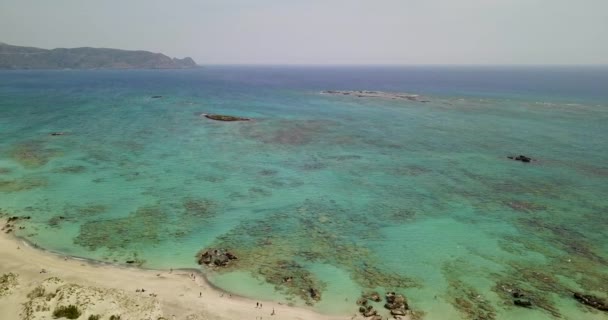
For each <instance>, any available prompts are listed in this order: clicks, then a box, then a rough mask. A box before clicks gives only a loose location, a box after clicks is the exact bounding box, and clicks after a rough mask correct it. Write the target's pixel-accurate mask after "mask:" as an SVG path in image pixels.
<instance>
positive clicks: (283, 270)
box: [198, 200, 420, 304]
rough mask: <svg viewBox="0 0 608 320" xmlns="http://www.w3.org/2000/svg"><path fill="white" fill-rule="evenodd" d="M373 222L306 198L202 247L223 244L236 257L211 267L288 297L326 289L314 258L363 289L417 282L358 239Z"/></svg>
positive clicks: (310, 300)
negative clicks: (247, 275)
mask: <svg viewBox="0 0 608 320" xmlns="http://www.w3.org/2000/svg"><path fill="white" fill-rule="evenodd" d="M376 226H377V224H376V223H375V222H374V221H373V220H372V219H370V218H369V217H366V216H365V215H364V214H356V213H353V212H347V211H345V210H344V209H342V208H340V207H339V206H338V205H336V204H335V203H332V202H325V201H312V200H307V201H305V202H304V203H303V204H302V205H301V206H299V207H297V208H294V209H292V210H285V211H284V212H279V213H272V214H269V215H268V216H266V217H263V218H261V219H259V220H254V221H245V222H243V223H241V224H240V225H238V226H237V227H235V228H234V229H232V230H231V231H229V232H228V233H226V234H224V235H222V236H220V237H218V238H217V240H216V241H215V242H214V243H213V244H212V245H211V246H209V247H208V248H207V249H204V250H203V251H202V252H208V251H209V250H213V248H225V249H226V250H227V251H228V252H230V253H231V254H233V255H234V256H237V257H238V260H237V259H235V260H231V261H230V262H229V263H226V264H223V265H222V267H221V268H213V270H215V272H229V271H236V270H239V271H246V272H249V273H250V274H252V275H253V276H255V277H258V278H261V279H263V280H265V281H266V282H268V283H270V284H273V285H274V286H275V288H276V289H277V290H278V291H280V292H283V293H284V294H285V295H286V296H287V297H288V298H290V299H293V298H295V297H298V298H300V299H301V300H303V301H304V302H306V303H307V304H314V303H315V302H316V301H318V300H320V299H321V297H322V296H323V294H324V291H325V289H326V284H325V283H324V282H323V281H321V280H320V279H318V278H317V276H316V275H315V274H314V273H312V272H310V271H309V270H308V266H309V265H310V264H312V263H321V264H329V265H333V266H336V267H338V268H340V269H343V270H346V271H347V272H348V273H350V276H351V278H352V279H353V280H354V281H355V282H356V283H358V284H359V285H360V286H362V287H364V288H370V289H373V288H391V289H405V288H410V287H419V286H420V285H419V283H418V282H417V281H415V280H413V279H411V278H409V277H407V276H406V275H403V274H399V273H396V272H394V271H392V270H390V269H389V268H383V267H380V266H377V263H378V261H381V258H380V257H379V256H377V255H376V254H375V253H374V252H373V251H371V250H369V249H367V248H365V247H362V246H360V245H359V244H358V242H357V240H356V239H357V237H360V236H365V235H367V234H368V233H369V231H371V230H377V229H376ZM304 239H305V240H304ZM198 259H200V256H199V258H198ZM224 260H225V259H224ZM203 264H205V263H203Z"/></svg>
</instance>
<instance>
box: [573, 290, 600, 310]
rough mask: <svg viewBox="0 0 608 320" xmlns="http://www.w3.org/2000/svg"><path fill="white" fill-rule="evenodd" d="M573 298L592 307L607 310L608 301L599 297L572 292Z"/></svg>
mask: <svg viewBox="0 0 608 320" xmlns="http://www.w3.org/2000/svg"><path fill="white" fill-rule="evenodd" d="M574 299H576V300H577V301H578V302H580V303H582V304H584V305H588V306H590V307H592V308H595V309H598V310H601V311H606V312H608V302H606V300H604V299H601V298H599V297H596V296H593V295H590V294H582V293H578V292H576V293H574Z"/></svg>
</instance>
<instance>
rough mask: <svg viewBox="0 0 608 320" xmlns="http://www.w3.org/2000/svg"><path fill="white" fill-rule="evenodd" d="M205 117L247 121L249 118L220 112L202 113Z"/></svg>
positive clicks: (218, 119) (217, 119) (219, 119)
mask: <svg viewBox="0 0 608 320" xmlns="http://www.w3.org/2000/svg"><path fill="white" fill-rule="evenodd" d="M203 115H204V116H205V118H207V119H211V120H216V121H249V120H251V119H249V118H241V117H235V116H227V115H222V114H203Z"/></svg>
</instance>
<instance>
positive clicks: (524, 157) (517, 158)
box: [507, 155, 532, 163]
mask: <svg viewBox="0 0 608 320" xmlns="http://www.w3.org/2000/svg"><path fill="white" fill-rule="evenodd" d="M507 158H509V159H511V160H515V161H521V162H526V163H527V162H531V161H532V158H530V157H526V156H524V155H519V156H508V157H507Z"/></svg>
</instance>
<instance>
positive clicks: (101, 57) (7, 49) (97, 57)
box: [0, 43, 196, 69]
mask: <svg viewBox="0 0 608 320" xmlns="http://www.w3.org/2000/svg"><path fill="white" fill-rule="evenodd" d="M183 68H196V63H195V62H194V60H192V58H188V57H187V58H184V59H177V58H169V57H167V56H166V55H164V54H161V53H152V52H149V51H127V50H118V49H106V48H74V49H64V48H60V49H53V50H46V49H40V48H32V47H19V46H11V45H8V44H2V43H0V69H183Z"/></svg>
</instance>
